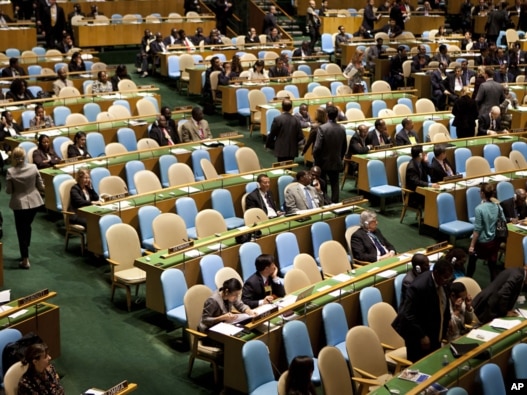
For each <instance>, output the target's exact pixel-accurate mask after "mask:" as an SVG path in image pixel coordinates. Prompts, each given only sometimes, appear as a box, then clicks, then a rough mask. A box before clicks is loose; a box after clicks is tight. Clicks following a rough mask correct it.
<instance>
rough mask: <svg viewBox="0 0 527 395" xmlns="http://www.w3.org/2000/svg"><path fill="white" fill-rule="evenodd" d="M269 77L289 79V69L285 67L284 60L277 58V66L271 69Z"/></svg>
mask: <svg viewBox="0 0 527 395" xmlns="http://www.w3.org/2000/svg"><path fill="white" fill-rule="evenodd" d="M269 77H271V78H277V77H289V69H288V68H287V67H285V65H284V60H283V59H282V58H276V60H275V65H274V66H273V67H271V68H270V69H269Z"/></svg>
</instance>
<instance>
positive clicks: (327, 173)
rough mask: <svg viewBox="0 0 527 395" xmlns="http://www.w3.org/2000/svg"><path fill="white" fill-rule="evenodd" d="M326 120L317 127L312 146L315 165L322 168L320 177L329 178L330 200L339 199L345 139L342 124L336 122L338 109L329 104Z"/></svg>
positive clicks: (345, 145) (345, 146)
mask: <svg viewBox="0 0 527 395" xmlns="http://www.w3.org/2000/svg"><path fill="white" fill-rule="evenodd" d="M326 112H327V113H328V118H329V120H328V122H327V123H325V124H324V125H322V126H320V128H318V133H317V139H316V140H315V146H314V148H313V157H314V158H315V165H317V166H320V168H321V169H322V175H321V176H322V179H323V180H324V181H325V180H326V177H327V178H328V179H329V184H330V185H331V201H332V202H333V203H337V202H338V201H339V190H340V188H339V174H340V173H341V172H342V170H343V165H342V160H343V159H344V155H345V154H346V148H347V141H346V130H345V129H344V126H342V125H339V124H338V123H336V120H337V116H338V115H339V110H338V108H337V107H334V106H331V107H327V108H326Z"/></svg>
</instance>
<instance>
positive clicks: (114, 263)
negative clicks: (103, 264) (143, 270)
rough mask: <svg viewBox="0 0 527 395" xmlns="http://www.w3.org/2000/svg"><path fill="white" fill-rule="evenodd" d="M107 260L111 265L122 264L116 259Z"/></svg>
mask: <svg viewBox="0 0 527 395" xmlns="http://www.w3.org/2000/svg"><path fill="white" fill-rule="evenodd" d="M106 261H107V262H108V263H109V264H110V265H113V266H117V265H120V263H119V262H117V261H114V260H113V259H111V258H106Z"/></svg>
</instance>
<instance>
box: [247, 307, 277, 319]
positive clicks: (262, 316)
mask: <svg viewBox="0 0 527 395" xmlns="http://www.w3.org/2000/svg"><path fill="white" fill-rule="evenodd" d="M277 311H278V306H275V307H273V308H272V309H270V310H266V311H264V312H263V313H261V314H258V315H255V316H254V317H253V319H252V320H251V322H252V323H254V322H256V321H258V320H261V319H262V318H265V317H267V316H269V315H271V314H273V313H276V312H277Z"/></svg>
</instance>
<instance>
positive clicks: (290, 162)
mask: <svg viewBox="0 0 527 395" xmlns="http://www.w3.org/2000/svg"><path fill="white" fill-rule="evenodd" d="M292 164H293V161H292V160H283V161H282V162H274V163H273V164H272V165H271V166H272V167H282V166H290V165H292Z"/></svg>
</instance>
